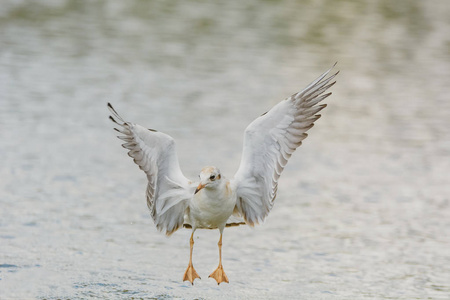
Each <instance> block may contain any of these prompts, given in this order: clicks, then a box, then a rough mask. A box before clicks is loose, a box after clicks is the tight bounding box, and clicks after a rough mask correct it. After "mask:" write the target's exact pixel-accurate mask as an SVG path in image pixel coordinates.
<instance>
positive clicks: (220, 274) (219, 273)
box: [209, 232, 228, 285]
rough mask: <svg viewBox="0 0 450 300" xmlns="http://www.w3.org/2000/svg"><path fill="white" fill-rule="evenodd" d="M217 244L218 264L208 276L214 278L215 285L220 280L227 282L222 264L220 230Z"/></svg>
mask: <svg viewBox="0 0 450 300" xmlns="http://www.w3.org/2000/svg"><path fill="white" fill-rule="evenodd" d="M217 245H219V266H218V267H217V269H216V270H215V271H214V272H212V273H211V275H209V277H212V278H214V279H215V280H216V281H217V285H219V284H220V283H221V282H226V283H228V277H227V275H226V274H225V271H224V270H223V266H222V232H220V239H219V243H217Z"/></svg>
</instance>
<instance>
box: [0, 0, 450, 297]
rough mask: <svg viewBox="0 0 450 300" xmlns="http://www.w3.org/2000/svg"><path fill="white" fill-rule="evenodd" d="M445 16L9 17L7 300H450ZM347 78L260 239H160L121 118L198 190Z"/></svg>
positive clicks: (3, 143)
mask: <svg viewBox="0 0 450 300" xmlns="http://www.w3.org/2000/svg"><path fill="white" fill-rule="evenodd" d="M449 32H450V5H449V4H448V1H447V0H436V1H419V0H410V1H390V0H378V1H367V3H365V2H361V1H360V2H358V1H329V0H328V1H327V0H309V1H301V2H300V1H292V0H291V1H289V0H282V1H254V0H252V1H241V2H239V1H228V2H223V3H216V2H211V1H126V2H125V1H120V0H115V1H70V0H67V1H56V0H54V1H48V0H47V1H44V0H41V1H39V0H36V1H32V2H29V1H13V0H11V1H2V5H1V7H0V157H1V164H0V179H1V180H0V298H1V299H10V298H39V299H56V298H64V299H66V298H71V299H73V298H89V297H95V298H108V299H111V298H115V299H118V298H124V299H125V298H126V299H130V298H134V299H139V298H147V299H170V298H176V299H363V298H371V299H449V297H450V268H449V266H450V252H449V249H450V207H449V205H450V204H449V201H450V175H449V173H450V130H449V128H450V96H449V95H450V84H449V83H450V82H449V78H450V35H449ZM336 61H338V65H337V67H336V69H339V70H341V73H340V74H339V76H338V83H337V84H336V85H335V86H334V87H333V89H332V90H333V95H332V96H331V97H330V98H328V99H327V103H328V104H329V106H328V107H327V108H326V109H325V110H324V111H323V114H322V115H323V116H322V118H321V119H320V120H319V121H318V122H317V123H316V126H315V127H314V128H313V129H312V130H310V131H309V134H310V136H309V137H308V138H307V139H306V140H305V141H304V144H303V145H302V146H301V147H300V148H299V149H298V150H297V152H296V153H295V154H294V155H293V157H292V158H291V160H290V162H289V164H288V166H287V168H286V170H285V171H284V173H283V175H282V177H281V179H280V182H279V192H278V197H277V200H276V204H275V206H274V208H273V210H272V212H271V213H270V215H269V217H268V218H267V219H266V222H265V223H264V224H263V225H261V226H258V227H256V228H254V229H252V228H249V227H247V226H241V227H238V228H229V229H226V230H225V233H224V241H223V259H224V261H223V264H224V268H225V271H226V272H227V275H228V278H229V280H230V283H229V284H221V285H220V286H217V284H216V283H215V281H214V280H213V279H208V278H207V276H208V274H209V273H211V272H212V271H213V270H214V269H215V267H216V265H217V262H218V251H217V241H218V238H219V233H218V231H216V230H213V231H202V230H198V231H197V232H196V235H195V249H194V265H195V267H196V269H197V271H198V272H199V274H200V276H201V277H202V279H201V280H196V282H195V285H194V286H191V285H190V284H189V283H187V282H182V275H183V272H184V270H185V268H186V266H187V263H188V259H189V235H190V231H189V230H185V229H183V230H179V231H178V232H176V233H175V234H173V235H172V236H171V237H170V238H167V237H165V236H164V235H163V234H161V233H159V232H157V230H156V229H155V227H154V225H153V222H152V220H151V218H150V216H149V213H148V210H147V207H146V203H145V196H144V195H145V188H146V178H145V176H144V174H143V173H142V172H141V171H140V170H139V169H138V168H137V167H136V166H135V165H134V164H133V162H132V160H131V159H130V158H129V157H128V156H127V155H126V151H125V149H123V148H122V147H120V141H119V140H118V139H117V138H116V137H115V136H116V134H115V133H114V131H113V130H112V127H113V125H112V124H111V122H110V121H109V120H108V114H109V113H108V111H107V108H106V103H107V102H111V103H112V104H113V105H114V106H115V107H116V109H117V110H118V111H119V113H121V114H122V115H123V117H125V118H126V119H127V120H130V121H133V122H136V123H139V124H141V125H143V126H146V127H148V128H154V129H157V130H159V131H163V132H165V133H167V134H169V135H171V136H172V137H174V138H175V140H176V141H177V149H178V156H179V158H180V164H181V167H182V170H183V172H184V174H185V175H186V176H187V177H189V178H193V179H195V178H196V176H197V174H198V173H199V171H200V169H201V168H202V167H203V166H205V165H216V166H218V167H219V168H220V169H221V170H222V172H223V173H224V174H225V176H227V177H232V176H233V174H234V172H235V171H236V170H237V168H238V164H239V159H240V154H241V148H242V134H243V131H244V129H245V127H246V126H247V125H248V124H249V123H250V122H251V121H252V120H253V119H254V118H256V117H257V116H259V115H260V114H261V113H263V112H265V111H267V110H268V109H270V108H271V107H272V106H273V105H274V104H276V103H277V102H278V101H280V100H282V99H284V98H285V97H287V96H289V95H291V94H292V93H294V92H297V91H299V90H300V89H302V88H303V87H305V86H306V84H308V83H309V82H310V81H311V80H313V79H314V78H315V77H316V76H318V75H319V74H321V73H322V72H323V71H325V70H326V69H328V68H329V67H330V66H331V65H333V63H334V62H336Z"/></svg>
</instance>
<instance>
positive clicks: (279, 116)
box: [234, 69, 338, 225]
mask: <svg viewBox="0 0 450 300" xmlns="http://www.w3.org/2000/svg"><path fill="white" fill-rule="evenodd" d="M330 71H331V69H329V70H328V71H327V72H325V73H324V74H322V75H321V76H320V77H319V78H317V79H316V80H315V81H313V82H312V83H311V84H309V85H308V86H307V87H306V88H305V89H304V90H302V91H301V92H298V93H296V94H294V95H292V96H291V97H289V98H287V99H285V100H284V101H282V102H280V103H278V104H277V105H275V106H274V107H273V108H272V109H271V110H270V111H268V112H267V113H265V114H263V115H262V116H260V117H259V118H257V119H256V120H254V121H253V122H252V123H251V124H250V125H249V126H248V127H247V129H246V130H245V133H244V149H243V153H242V158H241V163H240V166H239V169H238V171H237V173H236V174H235V177H234V184H235V185H236V194H237V203H236V207H237V210H238V211H239V213H240V214H241V215H242V216H243V217H244V219H245V221H246V223H247V224H249V225H254V224H255V223H259V221H262V220H264V218H265V217H266V216H267V215H268V213H269V211H270V210H271V209H272V206H273V202H274V200H275V197H276V192H277V186H278V179H279V177H280V175H281V173H282V171H283V169H284V167H285V166H286V163H287V161H288V159H289V158H290V157H291V155H292V153H293V152H294V151H295V150H296V149H297V147H298V146H300V145H301V143H302V140H303V139H305V138H306V137H307V136H308V135H307V134H306V131H308V130H309V129H310V128H311V127H313V126H314V122H315V121H316V120H317V119H319V118H320V115H317V113H318V112H319V111H320V110H322V109H323V108H324V107H325V106H326V104H322V105H317V104H318V103H320V102H321V101H322V100H323V99H325V98H326V97H328V96H329V95H331V93H326V94H324V92H325V91H326V90H327V89H328V88H329V87H331V86H333V85H334V83H335V82H331V81H332V80H333V78H334V77H335V76H336V75H337V74H338V72H337V73H336V74H334V75H332V76H330V77H328V78H326V76H327V75H328V73H329V72H330ZM330 82H331V83H330Z"/></svg>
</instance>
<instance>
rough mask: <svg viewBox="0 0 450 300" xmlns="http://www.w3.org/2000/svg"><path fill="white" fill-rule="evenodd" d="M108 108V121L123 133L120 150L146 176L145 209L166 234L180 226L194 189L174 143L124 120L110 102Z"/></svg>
mask: <svg viewBox="0 0 450 300" xmlns="http://www.w3.org/2000/svg"><path fill="white" fill-rule="evenodd" d="M108 108H109V110H110V111H111V113H112V115H113V116H114V117H112V116H110V117H109V118H110V119H111V120H112V121H113V122H114V123H116V124H117V125H119V126H120V129H117V128H114V129H115V130H116V131H118V132H119V133H121V134H123V135H122V136H118V138H119V139H121V140H122V141H124V143H123V144H122V147H124V148H125V149H128V150H129V151H128V155H129V156H130V157H131V158H133V161H134V162H135V163H136V164H137V165H138V166H139V168H140V169H141V170H142V171H144V172H145V174H146V175H147V179H148V184H147V192H146V196H147V206H148V208H149V209H150V213H151V216H152V218H153V221H154V222H155V224H156V227H157V228H158V229H159V230H160V231H165V232H166V234H167V235H170V234H172V233H173V232H174V231H176V230H177V229H178V228H180V227H181V226H183V222H184V214H185V211H186V208H187V206H188V204H189V201H190V199H191V198H192V196H193V194H194V190H195V186H192V184H191V183H190V181H189V180H188V179H187V178H186V177H184V175H183V173H182V172H181V170H180V166H179V163H178V157H177V154H176V151H175V141H174V140H173V139H172V137H170V136H169V135H167V134H164V133H161V132H157V131H155V130H152V129H146V128H144V127H142V126H140V125H138V124H134V123H130V122H126V121H124V120H123V119H122V117H120V115H119V114H118V113H117V112H116V110H115V109H114V108H113V107H112V105H111V104H110V103H108ZM116 119H117V120H116Z"/></svg>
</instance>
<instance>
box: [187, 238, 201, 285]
mask: <svg viewBox="0 0 450 300" xmlns="http://www.w3.org/2000/svg"><path fill="white" fill-rule="evenodd" d="M194 231H195V230H192V234H191V239H190V245H191V253H190V255H189V265H188V267H187V269H186V272H184V276H183V281H186V280H189V281H190V282H191V283H192V285H194V280H195V278H200V276H198V274H197V272H196V271H195V269H194V265H193V264H192V250H193V249H194ZM200 279H201V278H200Z"/></svg>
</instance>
